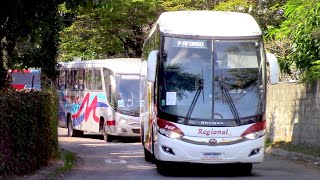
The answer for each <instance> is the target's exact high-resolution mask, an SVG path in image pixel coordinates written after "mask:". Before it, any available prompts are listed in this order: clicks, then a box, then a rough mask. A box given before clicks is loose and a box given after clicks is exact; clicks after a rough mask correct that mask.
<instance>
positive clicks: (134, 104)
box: [116, 74, 140, 116]
mask: <svg viewBox="0 0 320 180" xmlns="http://www.w3.org/2000/svg"><path fill="white" fill-rule="evenodd" d="M116 80H117V92H118V93H117V94H118V98H117V99H118V103H117V106H118V107H117V111H119V112H120V113H122V114H126V115H131V116H139V114H140V100H139V87H140V76H139V75H129V74H127V75H119V76H117V77H116Z"/></svg>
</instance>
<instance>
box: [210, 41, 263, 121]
mask: <svg viewBox="0 0 320 180" xmlns="http://www.w3.org/2000/svg"><path fill="white" fill-rule="evenodd" d="M214 44H215V45H214V52H215V56H216V58H215V60H216V62H217V65H216V66H215V69H214V96H213V99H214V103H215V105H214V113H215V114H217V115H218V116H217V118H221V119H232V118H236V117H235V114H238V116H239V117H247V116H253V115H257V114H259V112H257V111H258V102H259V64H260V61H259V60H258V57H259V56H257V55H258V53H260V51H259V49H257V48H258V47H259V46H258V44H257V42H255V41H215V42H214ZM260 82H261V81H260ZM228 96H229V98H228ZM231 105H233V106H234V109H235V110H233V109H232V108H230V106H231ZM233 111H234V112H233ZM239 117H238V118H239Z"/></svg>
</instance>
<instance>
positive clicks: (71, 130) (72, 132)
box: [67, 118, 75, 137]
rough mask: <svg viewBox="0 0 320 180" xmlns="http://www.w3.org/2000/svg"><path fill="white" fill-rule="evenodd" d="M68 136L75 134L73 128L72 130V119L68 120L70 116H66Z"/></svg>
mask: <svg viewBox="0 0 320 180" xmlns="http://www.w3.org/2000/svg"><path fill="white" fill-rule="evenodd" d="M67 126H68V136H69V137H74V136H75V133H74V130H73V125H72V121H71V120H70V118H68V124H67Z"/></svg>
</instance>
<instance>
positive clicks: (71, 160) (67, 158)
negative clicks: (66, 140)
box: [57, 150, 76, 173]
mask: <svg viewBox="0 0 320 180" xmlns="http://www.w3.org/2000/svg"><path fill="white" fill-rule="evenodd" d="M60 157H61V160H63V163H64V165H63V166H62V167H61V168H59V169H58V170H57V173H64V172H67V171H70V170H71V169H72V167H73V166H74V164H75V159H76V156H75V154H74V153H72V152H69V151H65V150H61V156H60Z"/></svg>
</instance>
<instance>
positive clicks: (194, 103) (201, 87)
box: [184, 79, 204, 124]
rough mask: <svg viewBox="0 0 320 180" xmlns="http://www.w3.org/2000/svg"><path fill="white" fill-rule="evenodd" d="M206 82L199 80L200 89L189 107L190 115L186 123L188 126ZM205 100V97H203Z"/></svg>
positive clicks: (187, 116) (188, 114)
mask: <svg viewBox="0 0 320 180" xmlns="http://www.w3.org/2000/svg"><path fill="white" fill-rule="evenodd" d="M203 81H204V80H203V79H199V87H198V89H197V92H196V94H195V95H194V97H193V99H192V102H191V105H190V107H189V110H188V113H187V115H186V120H185V121H184V124H188V122H189V120H190V117H191V114H192V112H193V109H194V107H195V105H196V103H197V101H198V99H199V96H200V93H201V91H203V84H204V82H203ZM203 98H204V97H203Z"/></svg>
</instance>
